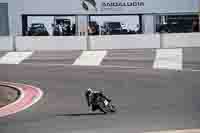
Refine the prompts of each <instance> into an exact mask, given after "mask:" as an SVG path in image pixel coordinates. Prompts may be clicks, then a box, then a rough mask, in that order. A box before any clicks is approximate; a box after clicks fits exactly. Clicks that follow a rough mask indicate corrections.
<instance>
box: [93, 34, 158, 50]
mask: <svg viewBox="0 0 200 133" xmlns="http://www.w3.org/2000/svg"><path fill="white" fill-rule="evenodd" d="M90 47H91V49H136V48H160V35H159V34H143V35H113V36H108V35H105V36H91V37H90Z"/></svg>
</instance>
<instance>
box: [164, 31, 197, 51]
mask: <svg viewBox="0 0 200 133" xmlns="http://www.w3.org/2000/svg"><path fill="white" fill-rule="evenodd" d="M161 47H162V48H176V47H200V33H178V34H174V33H173V34H162V35H161Z"/></svg>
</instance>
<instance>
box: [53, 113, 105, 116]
mask: <svg viewBox="0 0 200 133" xmlns="http://www.w3.org/2000/svg"><path fill="white" fill-rule="evenodd" d="M96 115H105V114H104V113H81V114H58V115H56V116H96Z"/></svg>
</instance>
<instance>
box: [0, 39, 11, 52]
mask: <svg viewBox="0 0 200 133" xmlns="http://www.w3.org/2000/svg"><path fill="white" fill-rule="evenodd" d="M12 50H13V37H12V36H2V37H0V51H12Z"/></svg>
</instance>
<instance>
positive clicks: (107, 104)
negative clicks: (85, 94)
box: [94, 96, 117, 114]
mask: <svg viewBox="0 0 200 133" xmlns="http://www.w3.org/2000/svg"><path fill="white" fill-rule="evenodd" d="M94 104H95V106H97V107H98V109H99V110H100V111H101V112H103V113H104V114H107V113H114V112H116V111H117V108H116V105H113V104H112V103H111V101H107V100H106V99H105V98H103V97H101V96H99V97H97V99H96V102H95V103H94Z"/></svg>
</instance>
